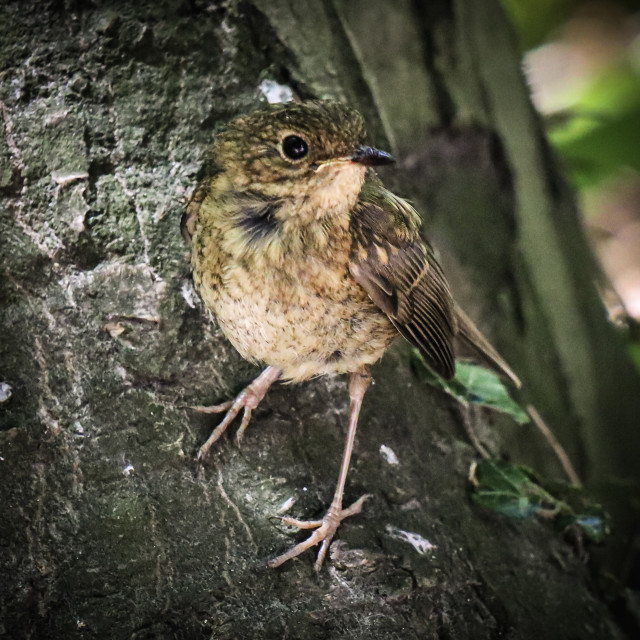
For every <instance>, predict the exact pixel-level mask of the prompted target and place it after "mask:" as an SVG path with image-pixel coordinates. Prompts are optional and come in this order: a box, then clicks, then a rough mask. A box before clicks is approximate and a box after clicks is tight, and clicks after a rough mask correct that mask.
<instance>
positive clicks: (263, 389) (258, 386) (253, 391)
mask: <svg viewBox="0 0 640 640" xmlns="http://www.w3.org/2000/svg"><path fill="white" fill-rule="evenodd" d="M279 375H280V372H279V371H278V370H277V369H274V368H273V367H267V368H266V369H265V370H264V371H263V372H262V373H261V374H260V375H259V376H258V377H257V378H256V379H255V380H254V381H253V382H252V383H251V384H250V385H248V386H247V387H245V388H244V389H243V390H242V391H241V392H240V393H239V394H238V395H237V396H236V398H235V399H234V400H229V401H228V402H223V403H222V404H216V405H213V406H211V407H193V409H194V411H198V412H199V413H222V412H223V411H226V414H225V416H224V418H223V420H222V422H221V423H220V424H219V425H218V426H217V427H216V428H215V429H214V430H213V431H212V432H211V435H210V436H209V437H208V438H207V441H206V442H205V443H204V444H203V445H202V446H201V447H200V450H199V451H198V461H199V462H202V460H204V458H206V457H207V454H208V453H209V449H211V447H212V446H213V445H214V443H215V442H216V441H217V440H218V439H219V438H220V436H221V435H222V434H223V433H224V432H225V431H226V429H227V427H228V426H229V425H230V424H231V422H232V421H233V419H234V418H235V417H236V416H237V415H238V413H240V409H244V413H243V414H242V421H241V422H240V427H239V428H238V432H237V434H236V439H237V441H238V442H240V441H241V440H242V436H243V435H244V432H245V430H246V428H247V426H248V425H249V420H251V412H252V411H253V410H254V409H255V408H256V407H257V406H258V405H259V404H260V401H261V400H262V399H263V398H264V396H265V394H266V393H267V390H268V389H269V387H270V386H271V385H272V384H273V383H274V382H275V381H276V380H277V379H278V376H279Z"/></svg>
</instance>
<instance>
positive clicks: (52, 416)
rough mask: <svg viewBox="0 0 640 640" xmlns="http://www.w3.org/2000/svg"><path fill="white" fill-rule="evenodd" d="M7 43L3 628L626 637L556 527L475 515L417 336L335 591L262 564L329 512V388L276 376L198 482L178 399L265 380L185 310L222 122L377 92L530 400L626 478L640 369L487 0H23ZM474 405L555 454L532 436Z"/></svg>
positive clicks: (363, 443) (455, 278)
mask: <svg viewBox="0 0 640 640" xmlns="http://www.w3.org/2000/svg"><path fill="white" fill-rule="evenodd" d="M0 34H1V35H0V69H1V71H0V73H1V75H0V99H1V100H2V103H1V104H0V109H1V111H2V119H1V120H0V131H1V135H0V190H1V200H0V203H1V204H0V206H1V209H0V252H1V255H2V261H1V264H0V269H1V272H0V298H1V300H2V307H1V309H0V318H1V323H2V325H1V327H2V328H1V331H2V334H1V335H2V338H1V340H2V344H1V360H0V379H1V380H2V381H4V382H5V383H7V384H8V385H10V387H11V390H12V397H11V398H10V399H9V400H6V401H4V402H3V403H2V404H1V405H0V421H1V424H2V432H1V433H0V456H1V458H0V471H1V473H2V481H1V483H0V512H1V513H2V517H1V518H0V544H1V546H2V554H1V555H0V573H1V579H0V592H1V596H0V598H1V601H0V636H2V637H5V636H6V637H10V638H22V637H24V638H45V637H46V638H75V637H79V638H105V637H109V638H147V637H148V638H152V637H153V638H200V637H202V638H208V637H213V638H239V637H261V638H283V637H288V638H342V637H350V638H395V637H398V638H400V637H401V638H421V639H423V638H442V637H447V638H473V639H481V638H497V637H509V638H542V637H544V638H548V639H549V638H566V637H581V638H588V637H593V638H608V637H621V636H620V632H619V631H618V630H617V628H616V626H615V622H614V621H613V620H612V618H611V617H610V615H609V613H608V610H607V609H606V607H605V606H604V605H603V604H602V603H601V602H600V601H599V600H598V598H597V597H596V596H595V595H594V594H593V593H592V591H591V589H590V587H589V582H588V578H587V574H586V570H585V568H584V566H583V565H582V564H581V562H580V561H579V560H578V559H577V558H576V557H575V554H574V553H573V551H572V549H571V548H570V547H569V546H568V545H567V544H566V543H565V542H563V541H562V540H561V539H559V538H558V536H557V534H555V533H554V532H552V531H551V530H550V529H549V528H548V527H547V526H545V525H543V524H540V523H536V522H523V523H514V522H511V521H506V520H504V519H502V518H500V517H497V516H494V515H492V514H490V513H487V512H484V511H482V510H480V509H479V508H477V507H474V506H473V505H472V503H471V502H470V500H469V496H468V487H467V482H466V474H467V470H468V468H469V465H470V463H471V462H472V461H473V460H474V458H475V454H474V451H473V449H472V447H471V446H470V445H469V444H468V442H467V440H466V437H465V435H464V428H463V427H464V420H468V419H469V416H468V415H467V414H465V412H463V411H461V410H460V408H459V407H458V406H457V405H456V404H455V402H454V401H453V400H452V399H450V398H448V397H446V396H444V395H443V394H442V393H440V392H439V391H437V390H435V389H431V388H427V387H424V386H422V385H420V384H419V383H418V382H417V381H416V379H415V378H414V377H413V375H412V372H411V370H410V367H409V359H408V351H407V347H406V346H405V345H403V344H402V343H401V342H398V344H396V345H394V346H393V347H392V348H391V349H390V350H389V353H388V355H387V356H385V358H384V360H383V361H382V363H381V364H380V365H379V366H377V367H376V368H375V369H374V372H373V373H374V377H375V379H376V382H377V384H376V385H375V387H373V388H372V389H371V390H370V391H369V393H368V395H367V397H366V399H365V407H364V410H363V415H362V417H361V423H360V430H359V435H358V442H357V446H356V454H355V456H354V460H353V463H352V469H351V473H350V477H349V480H348V486H347V499H348V498H354V499H355V498H357V497H358V496H360V495H361V494H362V493H363V492H365V491H367V492H371V493H373V494H374V496H375V499H374V500H372V501H370V502H369V503H367V506H366V509H365V512H364V513H363V514H362V515H361V516H358V517H356V518H353V519H351V520H350V521H347V523H345V525H343V527H342V528H341V530H340V532H339V536H338V538H339V539H338V540H337V541H336V542H334V544H333V546H332V550H331V561H330V563H329V566H328V567H327V568H326V570H325V572H324V573H323V575H322V576H321V578H320V580H317V579H316V577H315V575H314V573H313V568H312V564H313V563H312V560H313V557H312V554H307V555H305V556H303V557H302V558H300V560H299V561H295V562H291V563H289V564H287V565H286V566H284V567H283V568H282V569H280V570H277V571H272V570H267V569H265V568H264V567H263V562H264V560H266V559H267V558H269V557H271V556H273V555H275V554H276V553H278V552H281V551H282V550H284V549H285V548H286V547H288V546H289V545H291V544H292V542H293V540H294V537H293V536H292V535H291V533H290V532H287V531H285V530H284V529H283V528H282V527H281V526H280V525H279V524H278V522H277V521H275V520H274V519H273V518H272V516H273V515H274V514H277V513H278V512H279V509H280V508H281V506H282V505H283V504H284V503H285V502H287V501H290V500H291V499H293V500H294V501H295V502H294V505H293V507H292V508H291V509H290V511H289V513H293V514H295V515H298V516H300V517H313V516H315V515H317V514H320V513H321V512H322V511H323V508H324V507H325V506H326V504H327V502H328V501H329V500H330V497H331V493H332V489H333V483H334V481H335V476H336V475H337V470H338V464H339V458H340V452H341V448H342V439H343V434H344V431H345V427H346V416H347V405H348V400H347V394H346V389H345V387H344V384H343V381H341V380H328V379H322V380H316V381H312V382H309V383H307V384H303V385H298V386H296V387H284V386H276V387H274V388H273V389H272V390H271V391H270V393H269V395H268V396H267V399H266V400H265V402H264V404H263V406H261V408H260V409H259V410H258V411H257V412H256V413H255V417H254V419H253V424H252V425H251V427H250V429H249V431H248V433H247V436H246V438H245V441H244V443H243V445H242V448H241V449H240V448H238V447H236V446H235V444H234V443H233V441H232V439H231V438H228V439H225V440H224V441H223V442H221V443H220V444H219V446H217V448H216V450H215V453H214V455H213V456H212V459H211V461H210V462H209V463H208V464H207V465H206V466H205V467H204V468H203V469H201V470H200V471H199V472H196V465H195V461H194V456H195V452H196V450H197V447H198V445H199V444H200V443H202V442H203V441H204V439H205V438H206V436H207V435H208V432H209V431H210V429H211V427H212V422H211V421H210V420H209V419H206V420H205V419H203V418H198V417H197V416H195V415H194V414H193V413H191V412H190V411H189V410H188V407H189V406H190V405H192V404H200V403H206V402H208V401H209V402H213V401H217V400H221V399H226V398H227V397H229V396H230V395H232V394H233V393H234V392H236V391H237V390H239V389H240V388H241V387H242V386H243V385H244V384H245V383H246V382H247V381H248V380H249V379H250V378H251V377H252V375H253V374H254V373H255V370H254V369H253V368H252V367H251V366H250V365H248V364H247V363H244V362H242V361H241V360H240V358H239V357H238V355H237V354H236V353H235V352H234V351H233V349H232V348H231V347H230V346H229V344H228V343H227V342H226V341H225V340H224V337H223V336H222V335H221V333H220V331H219V330H218V329H217V328H216V326H215V323H213V322H211V321H210V320H209V319H208V318H207V317H206V314H205V313H204V311H203V309H202V308H201V306H200V305H199V304H198V302H197V300H196V298H195V296H194V293H193V290H192V287H191V284H190V279H189V269H188V248H187V247H186V246H185V245H184V244H183V241H182V239H181V237H180V233H179V229H178V223H179V218H180V214H181V211H182V207H183V204H184V200H185V197H186V196H187V194H188V193H189V191H190V189H191V188H192V187H193V185H194V182H195V174H196V172H197V169H198V167H199V165H200V164H201V162H202V158H203V154H204V152H205V151H206V148H207V146H208V145H209V144H210V142H211V139H212V136H213V134H214V132H215V131H216V129H217V128H218V127H219V126H220V125H221V124H222V123H223V122H224V121H225V120H226V119H228V118H229V117H231V116H232V115H234V114H236V113H238V112H241V111H244V110H248V109H250V108H252V107H254V106H255V105H256V104H257V103H258V102H259V101H260V100H261V99H262V97H261V93H260V90H259V86H260V84H261V82H263V81H264V80H268V79H270V80H275V81H278V82H280V83H282V84H286V85H288V86H289V87H291V88H292V90H293V91H294V93H295V94H296V95H297V96H300V97H332V98H338V99H343V100H345V101H348V102H350V103H351V104H353V105H354V106H357V107H358V108H360V109H361V110H362V112H363V113H364V114H365V117H366V118H367V121H368V122H369V124H370V131H371V134H372V138H373V139H374V140H375V142H376V143H378V144H379V145H380V146H383V147H386V148H389V149H390V150H392V151H393V152H394V153H396V154H397V156H398V157H399V159H400V170H398V171H396V172H395V173H392V174H390V175H388V176H386V179H387V180H388V181H389V182H390V183H391V184H392V185H393V186H394V188H395V189H396V190H397V191H398V192H400V193H401V194H402V195H405V196H410V197H412V198H413V200H414V201H415V202H416V204H417V205H418V207H419V209H420V210H421V211H422V212H423V214H424V218H425V228H426V230H427V231H428V233H429V234H430V235H431V237H432V238H433V239H434V240H435V242H436V244H437V245H438V246H439V248H440V250H441V253H442V259H443V262H444V264H445V267H446V270H447V272H448V274H449V276H450V278H451V280H452V284H453V286H454V289H455V290H456V292H457V294H458V298H459V300H460V301H461V303H462V305H463V307H465V308H466V309H467V310H468V311H469V313H471V315H473V316H474V317H475V318H476V319H477V320H479V321H481V324H482V325H483V327H485V329H486V330H487V333H488V334H490V335H491V336H492V337H493V338H494V340H495V341H496V343H497V344H498V345H499V346H500V348H501V350H502V352H503V354H504V355H505V356H506V358H507V359H508V360H509V361H510V363H511V364H512V365H513V366H514V368H515V369H516V370H517V371H518V372H519V373H520V374H521V376H522V378H523V380H524V382H525V389H524V391H523V399H524V401H526V402H532V403H533V404H535V405H536V406H537V407H538V409H539V410H540V412H541V413H542V414H543V415H544V416H545V418H546V419H547V420H548V422H549V423H550V424H551V425H552V426H553V428H554V429H555V430H556V432H557V434H558V436H559V437H560V438H561V440H562V441H563V442H564V444H565V446H566V447H567V449H568V450H569V452H570V454H571V455H572V456H573V458H574V460H576V461H578V463H579V466H580V470H581V472H582V473H583V475H584V477H585V478H586V479H587V480H588V481H590V482H591V483H595V484H598V483H603V482H606V481H609V480H611V479H619V478H622V479H626V480H628V479H633V478H635V477H637V469H636V468H635V467H636V466H637V465H636V464H635V459H634V453H637V451H638V447H637V446H636V445H637V444H638V443H637V440H638V434H637V433H635V432H634V431H633V429H632V427H633V426H634V418H635V416H637V415H639V414H640V407H639V404H640V393H639V392H638V391H639V389H640V385H639V383H638V379H637V376H635V374H634V372H633V370H632V369H631V367H630V366H629V364H628V363H627V361H626V360H625V358H624V354H623V351H622V347H621V344H620V342H619V340H618V338H617V336H616V334H615V332H614V330H613V329H612V327H610V326H609V324H608V323H607V321H606V318H605V314H604V311H603V309H602V306H601V304H600V302H599V299H598V296H597V293H596V290H595V286H594V285H593V280H594V277H595V275H596V268H595V266H594V264H593V262H592V259H591V256H590V253H589V251H588V248H587V246H586V244H585V241H584V238H583V236H582V233H581V230H580V224H579V221H578V218H577V216H576V213H575V210H574V206H573V201H572V199H571V195H570V193H569V192H568V191H567V189H566V188H565V186H564V183H563V181H562V180H561V179H560V178H559V177H558V170H557V167H556V166H555V163H554V161H553V159H552V157H551V156H550V154H549V151H548V148H547V145H546V142H545V140H544V137H543V135H542V132H541V130H540V125H539V122H538V120H537V118H536V115H535V113H534V112H533V110H532V108H531V105H530V103H529V100H528V96H527V90H526V88H525V86H524V82H523V79H522V76H521V74H520V71H519V60H518V54H517V51H516V47H515V44H514V42H513V38H512V36H511V33H510V30H509V27H508V25H507V24H506V21H505V18H504V16H503V15H502V13H501V11H500V10H499V6H498V4H497V2H483V3H475V2H468V1H467V0H458V1H454V0H438V1H433V2H428V3H427V2H424V3H421V2H417V1H411V0H401V1H400V2H394V3H389V2H383V1H382V0H373V1H371V0H369V1H367V2H364V0H350V1H347V0H334V1H333V2H331V1H330V0H324V1H322V2H321V1H315V2H314V1H308V2H307V1H300V0H298V1H295V2H294V1H293V0H290V1H286V0H275V1H274V0H253V1H249V0H246V1H244V2H242V1H233V0H229V1H227V2H222V3H217V4H216V3H208V2H204V1H202V2H200V1H198V0H193V1H187V0H182V1H181V0H174V1H171V0H164V1H162V2H138V3H127V2H121V3H118V2H107V1H105V2H100V1H99V0H98V1H95V2H93V3H84V2H81V1H77V2H73V1H69V2H46V3H42V2H36V1H35V0H33V1H27V2H10V1H6V2H4V3H3V4H2V6H1V7H0ZM603 372H606V375H602V374H603ZM3 389H5V390H6V387H3ZM5 395H6V393H5ZM473 418H474V420H475V421H476V422H477V424H476V428H477V429H478V430H479V433H480V436H481V437H482V438H483V439H484V440H485V442H486V443H487V446H489V447H490V448H491V449H492V450H493V451H494V452H495V453H496V455H498V454H501V453H505V452H507V453H510V454H511V455H512V456H513V457H514V458H516V459H518V460H523V461H529V462H531V463H532V464H534V466H536V467H537V468H538V469H540V470H541V471H543V472H546V473H550V474H559V470H558V467H557V463H556V462H555V461H554V460H553V459H552V458H551V457H550V455H549V453H548V452H547V450H546V449H545V446H544V445H541V444H540V442H539V440H538V439H537V437H536V434H535V433H533V432H532V431H527V430H526V429H524V428H517V427H515V426H512V425H510V424H508V422H507V421H506V420H499V419H497V418H495V416H492V415H490V414H484V413H483V414H480V413H478V412H476V413H475V414H474V416H473ZM609 425H615V428H616V430H617V433H618V434H619V435H618V436H616V437H613V436H612V435H611V433H610V431H608V430H607V427H609ZM620 439H623V440H624V446H620V445H619V442H620ZM383 444H384V445H386V446H387V447H389V448H391V449H392V450H393V451H394V452H395V455H396V457H397V461H398V463H397V464H393V463H392V462H393V459H392V458H390V457H386V458H385V457H384V456H382V455H381V453H380V447H381V445H383ZM389 460H391V462H389ZM346 501H347V500H346ZM402 532H405V533H402ZM406 532H411V533H412V534H415V537H414V538H410V537H409V536H408V535H407V533H406ZM411 540H413V541H414V544H411V543H410V542H411ZM416 541H421V544H417V543H416ZM427 541H428V542H429V543H430V545H433V547H431V548H427V547H429V545H427Z"/></svg>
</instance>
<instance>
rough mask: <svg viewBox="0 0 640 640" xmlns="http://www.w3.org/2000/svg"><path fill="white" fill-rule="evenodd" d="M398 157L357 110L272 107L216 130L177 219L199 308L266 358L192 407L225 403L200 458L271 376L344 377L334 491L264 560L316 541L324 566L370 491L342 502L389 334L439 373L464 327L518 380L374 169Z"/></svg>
mask: <svg viewBox="0 0 640 640" xmlns="http://www.w3.org/2000/svg"><path fill="white" fill-rule="evenodd" d="M393 162H394V160H393V158H392V156H391V155H389V154H388V153H387V152H385V151H382V150H380V149H376V148H374V147H371V146H369V145H368V144H367V136H366V131H365V123H364V120H363V118H362V116H361V115H360V114H359V113H358V112H357V111H356V110H354V109H352V108H350V107H349V106H347V105H344V104H342V103H339V102H335V101H305V102H290V103H285V104H276V105H269V106H268V107H263V108H261V109H259V110H257V111H255V112H253V113H250V114H248V115H243V116H240V117H238V118H236V119H234V120H232V121H231V122H230V123H229V124H228V125H227V126H226V128H225V129H224V131H223V132H221V133H219V134H218V135H217V136H216V139H215V142H214V144H213V148H212V149H211V153H210V155H209V159H208V160H207V162H206V163H205V165H204V167H203V170H202V171H201V175H200V180H199V183H198V185H197V187H196V188H195V190H194V192H193V195H192V197H191V198H190V200H189V202H188V204H187V206H186V209H185V212H184V215H183V217H182V222H181V228H182V232H183V235H184V236H185V238H187V239H188V240H189V241H190V242H191V265H192V269H193V280H194V283H195V287H196V290H197V291H198V293H199V295H200V296H201V297H202V300H203V301H204V304H205V306H206V307H207V309H208V310H210V311H211V312H212V313H213V314H214V315H215V317H216V319H217V322H218V324H219V326H220V327H221V329H222V331H223V333H224V334H225V336H226V337H227V338H228V339H229V341H230V342H231V344H232V345H233V346H234V347H235V348H236V349H237V351H238V352H239V353H240V355H241V356H242V357H243V358H245V359H247V360H249V361H251V362H256V363H261V364H263V365H266V367H265V368H264V370H263V371H262V373H261V374H260V375H259V376H258V377H257V378H256V379H255V380H253V382H251V384H249V385H248V386H247V387H246V388H245V389H243V390H242V391H241V392H240V394H239V395H238V396H237V397H236V398H235V399H234V400H231V401H229V402H226V403H223V404H220V405H216V406H214V407H203V408H201V409H202V410H203V411H206V412H211V413H221V412H226V415H225V416H224V419H223V420H222V422H220V424H219V425H218V426H217V427H216V428H215V429H214V431H213V432H212V434H211V436H210V437H209V438H208V440H207V441H206V442H205V443H204V444H203V445H202V447H201V448H200V450H199V454H198V459H199V460H200V461H202V460H204V458H205V457H206V456H207V454H208V452H209V450H210V449H211V447H212V445H213V444H214V443H215V442H216V441H217V440H218V439H219V438H220V436H221V435H222V434H223V433H224V431H225V430H226V428H227V427H228V426H229V424H230V423H231V422H232V421H233V420H234V418H235V417H236V416H237V415H238V414H239V413H240V411H241V410H242V411H243V416H242V420H241V423H240V427H239V430H238V438H241V437H242V435H243V433H244V431H245V429H246V427H247V425H248V423H249V420H250V418H251V413H252V411H253V410H254V409H255V408H256V407H257V406H258V404H259V403H260V401H261V400H262V399H263V398H264V396H265V394H266V392H267V390H268V389H269V387H270V386H271V385H272V384H273V383H274V382H275V381H276V380H284V381H291V382H299V381H302V380H307V379H309V378H313V377H316V376H321V375H335V374H347V376H348V390H349V397H350V408H349V423H348V430H347V437H346V443H345V447H344V452H343V455H342V462H341V465H340V471H339V474H338V481H337V485H336V490H335V493H334V496H333V500H332V501H331V504H330V506H329V509H328V510H327V512H326V515H325V516H324V517H323V518H322V519H321V520H310V521H306V520H297V519H294V518H283V521H284V522H285V523H286V524H290V525H294V526H297V527H299V528H302V529H313V530H314V531H313V532H312V533H311V535H310V536H309V537H308V538H307V539H306V540H304V541H303V542H301V543H299V544H297V545H296V546H294V547H293V548H291V549H290V550H289V551H287V552H285V553H283V554H282V555H280V556H278V557H276V558H274V559H272V560H271V561H270V562H269V565H270V566H271V567H277V566H279V565H281V564H283V563H284V562H286V561H287V560H290V559H292V558H294V557H296V556H298V555H300V554H301V553H302V552H304V551H305V550H307V549H309V548H311V547H313V546H315V545H318V544H321V547H320V550H319V552H318V556H317V559H316V562H315V568H316V570H317V571H319V570H320V568H321V566H322V564H323V561H324V559H325V556H326V554H327V551H328V549H329V545H330V543H331V540H332V539H333V537H334V535H335V533H336V530H337V529H338V526H339V525H340V523H341V522H342V520H344V519H345V518H347V517H348V516H351V515H354V514H357V513H359V512H360V511H361V509H362V506H363V503H364V501H365V500H366V499H367V498H369V497H370V495H369V494H367V495H364V496H362V497H361V498H360V499H359V500H357V501H356V502H354V503H353V504H352V505H350V506H349V507H347V508H343V504H342V502H343V493H344V488H345V483H346V480H347V472H348V468H349V461H350V458H351V453H352V451H353V446H354V440H355V435H356V428H357V424H358V415H359V412H360V407H361V405H362V401H363V398H364V395H365V392H366V390H367V387H368V386H369V384H370V382H371V376H370V374H369V366H370V365H371V364H373V363H375V362H377V361H378V360H379V359H380V358H381V357H382V355H383V353H384V352H385V349H386V348H387V347H388V346H389V344H390V343H391V342H392V340H393V339H394V338H395V337H396V336H397V335H398V334H400V335H402V336H404V338H406V339H407V340H408V341H409V342H410V343H411V344H412V345H414V346H415V347H416V348H417V349H418V350H419V351H420V353H421V354H422V356H423V357H424V359H425V360H426V362H427V363H428V364H429V366H430V367H431V368H432V369H433V370H434V371H435V372H436V373H437V374H439V375H440V376H442V377H443V378H451V377H453V375H454V371H455V358H454V339H456V338H459V339H461V341H462V342H466V343H467V344H468V345H470V346H472V347H473V348H474V349H475V350H476V351H477V352H478V353H479V354H480V355H481V356H482V357H483V358H484V359H485V360H486V361H487V362H488V363H489V364H490V365H491V366H493V367H494V368H495V369H497V370H498V371H499V372H501V373H502V374H504V375H506V376H507V377H508V378H510V379H511V380H512V381H513V382H514V383H515V384H516V385H518V386H519V385H520V381H519V380H518V378H517V376H516V375H515V374H514V373H513V371H512V370H511V369H510V368H509V366H508V365H507V364H506V362H505V361H504V360H503V359H502V358H501V357H500V355H499V354H498V353H497V351H496V350H495V349H494V348H493V347H492V346H491V344H490V343H489V342H488V340H487V339H486V338H485V337H484V336H483V335H482V334H481V333H480V331H479V330H478V329H477V328H476V326H475V325H474V324H473V322H472V321H471V320H470V319H469V318H468V316H467V315H466V314H465V313H464V312H463V311H462V310H461V309H460V307H459V306H458V305H457V304H456V303H455V302H454V300H453V298H452V295H451V291H450V289H449V286H448V284H447V281H446V279H445V276H444V273H443V271H442V269H441V267H440V265H439V264H438V261H437V260H436V257H435V255H434V251H433V249H432V247H431V245H430V244H429V242H427V241H426V240H425V239H424V238H423V237H422V236H421V233H420V225H421V219H420V216H419V215H418V213H417V212H416V210H415V209H414V208H413V207H412V206H411V204H409V202H407V201H406V200H404V199H402V198H400V197H398V196H396V195H394V194H393V193H392V192H391V191H389V190H388V189H386V188H385V187H384V185H383V184H382V182H381V180H380V179H379V178H378V176H377V175H376V173H375V172H374V169H373V167H376V166H381V165H388V164H391V163H393Z"/></svg>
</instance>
